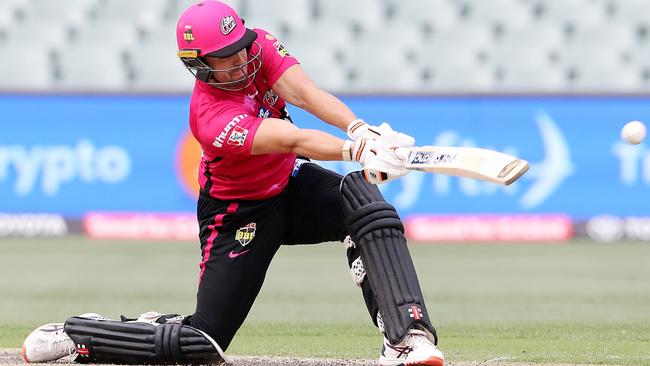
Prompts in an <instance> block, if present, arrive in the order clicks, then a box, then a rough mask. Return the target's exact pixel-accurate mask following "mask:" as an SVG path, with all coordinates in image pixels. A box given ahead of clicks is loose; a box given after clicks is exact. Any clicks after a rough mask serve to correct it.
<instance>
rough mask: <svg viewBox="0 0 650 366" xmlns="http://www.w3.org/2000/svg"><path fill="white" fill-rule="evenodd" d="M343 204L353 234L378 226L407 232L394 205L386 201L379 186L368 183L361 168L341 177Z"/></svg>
mask: <svg viewBox="0 0 650 366" xmlns="http://www.w3.org/2000/svg"><path fill="white" fill-rule="evenodd" d="M341 204H342V206H343V215H344V216H345V222H346V224H347V226H348V229H349V230H350V233H351V234H352V235H353V237H354V238H359V237H361V236H363V235H365V234H367V233H369V232H372V231H375V230H379V229H397V230H399V231H401V232H404V226H403V225H402V221H401V220H400V218H399V215H398V214H397V211H396V210H395V208H394V207H393V205H391V204H390V203H388V202H386V200H384V197H383V196H382V195H381V192H379V189H378V188H377V187H376V186H375V185H373V184H370V183H368V182H367V181H366V180H365V178H363V175H362V174H361V173H360V172H354V173H350V174H348V175H346V176H345V177H344V178H343V180H342V181H341Z"/></svg>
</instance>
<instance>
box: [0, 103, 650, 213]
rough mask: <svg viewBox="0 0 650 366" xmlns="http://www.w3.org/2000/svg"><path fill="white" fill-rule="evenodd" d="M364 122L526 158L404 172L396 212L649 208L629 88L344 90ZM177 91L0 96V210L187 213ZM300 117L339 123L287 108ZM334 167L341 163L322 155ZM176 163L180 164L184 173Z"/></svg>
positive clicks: (649, 168) (391, 194) (393, 190)
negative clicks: (462, 92) (528, 93)
mask: <svg viewBox="0 0 650 366" xmlns="http://www.w3.org/2000/svg"><path fill="white" fill-rule="evenodd" d="M343 100H344V101H345V102H346V103H348V105H349V106H350V107H351V108H352V109H353V110H354V111H355V112H356V113H357V115H358V116H359V117H362V118H364V119H365V120H367V121H368V122H369V123H373V124H378V123H381V122H383V121H388V122H390V124H391V125H392V126H393V128H394V129H396V130H400V131H403V132H405V133H408V134H411V135H413V136H415V137H416V140H417V143H418V145H453V146H477V147H486V148H491V149H495V150H499V151H504V152H507V153H510V154H515V155H518V156H521V157H522V158H524V159H527V160H529V161H530V163H531V169H530V171H529V172H528V173H527V174H526V175H525V176H524V177H523V178H522V179H521V180H520V181H518V182H517V183H515V184H513V185H512V186H509V187H500V186H495V185H492V184H488V183H482V182H478V181H474V180H469V179H459V178H451V177H446V176H442V175H431V174H425V173H411V174H409V175H408V176H406V177H403V178H401V179H399V180H397V181H394V182H391V183H388V184H386V185H383V186H382V187H381V188H382V190H383V192H384V194H385V195H386V197H387V199H388V200H390V201H391V202H392V203H393V204H394V205H395V206H396V207H397V208H398V210H399V211H400V213H402V214H410V213H445V214H447V213H450V214H456V213H566V214H569V215H571V216H572V217H573V218H576V219H584V218H588V217H591V216H594V215H597V214H603V213H607V214H613V215H620V216H628V215H649V214H650V208H648V207H647V203H646V202H647V201H648V199H647V198H648V197H649V194H648V193H649V192H650V150H649V149H648V147H647V146H648V145H647V143H643V144H641V145H637V146H632V145H627V144H625V143H624V142H622V141H621V140H620V137H619V135H620V129H621V127H622V126H623V125H624V123H625V122H627V121H629V120H633V119H637V120H642V121H650V108H648V106H649V105H650V99H649V98H640V97H630V98H623V97H615V98H605V97H347V98H343ZM188 101H189V98H188V97H187V96H175V97H174V96H169V97H146V96H117V97H116V96H32V97H27V96H2V97H0V111H2V113H1V114H0V119H1V121H0V212H50V213H62V214H64V215H67V216H81V215H83V213H84V212H87V211H151V212H193V211H194V210H195V199H194V197H193V194H192V189H193V187H192V181H193V180H194V178H195V177H194V175H195V173H194V172H192V170H191V169H188V166H189V165H191V164H192V163H193V161H192V159H195V158H197V157H198V151H196V150H195V149H196V148H195V147H193V146H192V144H191V143H190V142H191V137H189V136H188V128H187V115H188ZM291 115H292V117H293V119H294V122H296V124H298V125H299V126H301V127H308V128H318V129H325V130H327V131H330V132H333V133H336V134H337V135H338V136H341V137H343V136H344V135H343V134H342V133H341V132H340V131H337V130H335V129H334V128H332V127H331V126H326V125H324V124H323V123H322V122H319V121H318V120H316V119H315V118H314V117H312V116H310V115H308V114H307V113H305V112H303V111H300V110H298V109H295V108H292V109H291ZM322 164H323V165H326V166H328V167H330V168H332V169H335V170H337V171H340V172H344V171H347V170H350V169H355V168H356V167H355V166H354V165H353V164H349V163H347V164H346V163H340V162H333V163H332V162H323V163H322ZM188 171H189V173H188Z"/></svg>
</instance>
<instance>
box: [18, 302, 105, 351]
mask: <svg viewBox="0 0 650 366" xmlns="http://www.w3.org/2000/svg"><path fill="white" fill-rule="evenodd" d="M80 316H82V317H84V318H89V319H97V320H101V319H105V318H104V317H103V316H101V315H98V314H94V313H88V314H83V315H80ZM76 353H77V351H76V347H75V345H74V342H73V341H72V339H70V337H68V335H67V334H66V333H65V332H64V331H63V323H50V324H45V325H41V326H40V327H38V328H36V329H35V330H34V331H33V332H31V333H30V334H29V335H28V336H27V338H25V341H24V342H23V349H22V352H21V354H22V356H23V360H25V362H27V363H30V362H49V361H54V360H58V359H59V358H62V357H66V356H72V355H75V354H76Z"/></svg>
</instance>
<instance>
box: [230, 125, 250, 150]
mask: <svg viewBox="0 0 650 366" xmlns="http://www.w3.org/2000/svg"><path fill="white" fill-rule="evenodd" d="M246 136H248V130H247V129H245V128H241V127H239V126H235V129H234V130H232V133H231V134H230V138H229V139H228V145H234V146H244V142H246Z"/></svg>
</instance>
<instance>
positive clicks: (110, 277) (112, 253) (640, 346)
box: [0, 237, 650, 365]
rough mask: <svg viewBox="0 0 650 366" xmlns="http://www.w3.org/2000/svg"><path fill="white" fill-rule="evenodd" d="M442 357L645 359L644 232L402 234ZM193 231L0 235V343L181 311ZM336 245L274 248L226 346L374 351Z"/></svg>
mask: <svg viewBox="0 0 650 366" xmlns="http://www.w3.org/2000/svg"><path fill="white" fill-rule="evenodd" d="M411 253H412V255H413V258H414V261H415V264H416V267H417V269H418V273H419V275H420V281H421V283H422V287H423V291H424V294H425V297H426V299H427V305H428V308H429V312H430V314H431V317H432V319H433V321H434V324H435V325H436V327H437V329H438V333H439V336H440V344H439V347H440V348H441V349H442V350H443V351H444V352H445V355H446V357H447V359H448V361H449V362H451V363H459V362H481V363H482V362H488V363H491V364H494V363H495V362H500V363H502V362H514V363H547V364H549V363H550V364H552V363H558V364H568V363H571V364H608V365H650V281H649V279H650V268H648V267H650V266H647V261H648V258H650V245H648V244H642V243H628V244H620V243H619V244H613V245H601V244H594V243H589V242H573V243H571V244H567V245H561V244H560V245H558V244H525V245H514V244H471V245H439V244H436V245H422V244H413V245H411ZM199 255H200V253H199V250H198V243H187V242H173V243H169V242H166V243H159V242H137V243H136V242H108V241H90V240H87V239H83V238H79V237H71V238H61V239H3V240H0V299H1V300H0V348H18V347H19V346H20V344H21V342H22V339H23V338H24V337H25V336H26V335H27V334H28V333H29V332H30V331H31V330H32V329H33V328H34V327H36V326H37V325H40V324H42V323H46V322H53V321H63V320H64V319H65V318H66V317H68V316H70V315H76V314H80V313H84V312H97V313H101V314H104V315H107V316H109V317H112V318H116V317H118V316H119V315H120V314H126V315H131V316H132V315H137V314H139V313H141V312H144V311H147V310H157V311H161V312H177V313H182V314H187V313H191V312H192V311H193V307H194V300H195V296H196V284H197V279H198V262H199ZM380 343H381V338H380V337H379V335H378V333H377V331H376V329H374V327H373V326H372V325H371V324H370V320H369V317H368V315H367V313H366V311H365V306H364V304H363V301H362V299H361V296H360V291H359V290H358V289H357V288H356V286H354V285H353V284H352V282H351V280H350V279H349V275H348V271H347V265H346V260H345V255H344V250H343V248H342V245H340V244H335V243H330V244H323V245H317V246H308V247H307V246H301V247H285V248H283V249H281V250H280V252H279V253H278V255H277V257H276V259H275V260H274V263H273V264H272V267H271V269H270V271H269V275H268V277H267V281H266V283H265V286H264V288H263V289H262V293H261V294H260V297H259V298H258V301H257V302H256V304H255V305H254V307H253V310H252V311H251V314H250V316H249V318H248V319H247V321H246V323H245V325H244V327H243V328H242V329H241V331H240V332H239V334H238V335H237V336H236V337H235V340H234V342H233V344H232V345H231V347H230V348H229V349H228V353H230V354H234V355H252V356H255V355H275V356H289V357H327V358H351V359H374V358H376V357H377V356H378V350H379V347H380Z"/></svg>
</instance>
